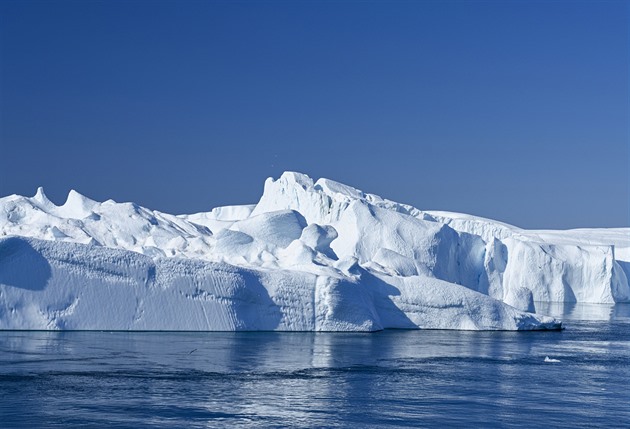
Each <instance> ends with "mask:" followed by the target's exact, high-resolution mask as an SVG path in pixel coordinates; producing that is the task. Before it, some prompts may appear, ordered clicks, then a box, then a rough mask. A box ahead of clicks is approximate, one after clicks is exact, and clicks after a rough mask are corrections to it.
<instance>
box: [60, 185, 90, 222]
mask: <svg viewBox="0 0 630 429" xmlns="http://www.w3.org/2000/svg"><path fill="white" fill-rule="evenodd" d="M98 204H99V203H97V202H96V201H94V200H91V199H90V198H88V197H86V196H84V195H82V194H80V193H79V192H77V191H75V190H74V189H71V190H70V192H68V198H66V202H65V203H64V205H63V206H61V207H59V210H60V211H61V213H60V214H63V216H65V217H69V218H75V219H82V218H84V217H86V216H88V215H90V214H91V213H92V211H93V210H94V208H95V207H96V206H97V205H98Z"/></svg>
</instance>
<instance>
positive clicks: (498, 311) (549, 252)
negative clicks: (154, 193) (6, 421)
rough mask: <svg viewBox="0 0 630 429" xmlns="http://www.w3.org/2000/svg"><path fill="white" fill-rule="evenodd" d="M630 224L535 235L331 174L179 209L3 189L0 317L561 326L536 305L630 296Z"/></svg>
mask: <svg viewBox="0 0 630 429" xmlns="http://www.w3.org/2000/svg"><path fill="white" fill-rule="evenodd" d="M629 276H630V229H628V228H621V229H603V230H595V229H591V230H572V231H527V230H523V229H519V228H516V227H513V226H511V225H507V224H503V223H499V222H495V221H491V220H488V219H483V218H479V217H473V216H468V215H461V214H455V213H445V212H427V211H421V210H418V209H416V208H414V207H411V206H408V205H404V204H398V203H395V202H393V201H389V200H385V199H382V198H380V197H378V196H376V195H372V194H366V193H363V192H361V191H359V190H357V189H355V188H352V187H350V186H346V185H343V184H341V183H337V182H334V181H331V180H328V179H319V180H317V181H315V182H314V181H313V180H312V179H311V178H309V177H307V176H305V175H303V174H299V173H293V172H287V173H284V174H283V175H282V176H281V177H280V178H279V179H277V180H273V179H268V180H267V181H266V183H265V188H264V192H263V195H262V197H261V198H260V200H259V202H258V203H257V204H255V205H243V206H232V207H219V208H215V209H214V210H212V211H210V212H207V213H198V214H193V215H178V216H175V215H170V214H165V213H160V212H157V211H153V210H149V209H146V208H143V207H140V206H138V205H136V204H133V203H116V202H114V201H112V200H108V201H105V202H103V203H99V202H96V201H92V200H90V199H89V198H87V197H84V196H82V195H80V194H79V193H77V192H75V191H71V192H70V194H69V195H68V199H67V201H66V203H65V204H63V205H61V206H56V205H55V204H53V203H52V202H50V201H49V200H48V198H47V197H46V195H45V194H44V192H43V190H42V189H41V188H40V189H39V190H38V191H37V193H36V195H35V196H33V197H23V196H18V195H11V196H8V197H4V198H1V199H0V329H102V330H113V329H116V330H118V329H120V330H129V329H134V330H226V331H231V330H287V331H313V330H316V331H374V330H379V329H385V328H427V329H431V328H432V329H468V330H477V329H484V330H487V329H504V330H527V329H556V328H558V327H559V326H560V322H559V321H558V320H555V319H553V318H550V317H546V316H543V315H538V314H533V312H535V310H536V303H537V302H591V303H594V302H599V303H613V302H627V301H629V300H630V288H629V286H628V277H629Z"/></svg>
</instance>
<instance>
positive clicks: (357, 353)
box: [0, 304, 630, 428]
mask: <svg viewBox="0 0 630 429" xmlns="http://www.w3.org/2000/svg"><path fill="white" fill-rule="evenodd" d="M541 310H543V312H546V313H547V314H552V315H554V316H560V317H562V318H563V319H564V320H565V326H566V329H565V330H564V331H561V332H457V331H384V332H379V333H374V334H333V333H275V332H258V333H172V332H166V333H165V332H160V333H149V332H16V331H4V332H0V427H1V428H13V427H29V428H32V427H64V428H66V427H81V428H83V427H129V428H141V427H158V428H160V427H162V428H172V427H186V428H188V427H309V428H310V427H352V428H354V427H378V428H381V427H436V428H442V427H483V428H490V427H498V428H502V427H503V428H512V427H514V428H516V427H531V428H542V427H545V428H590V427H630V305H628V304H623V305H620V304H617V305H615V306H606V305H559V306H549V307H547V308H544V309H541Z"/></svg>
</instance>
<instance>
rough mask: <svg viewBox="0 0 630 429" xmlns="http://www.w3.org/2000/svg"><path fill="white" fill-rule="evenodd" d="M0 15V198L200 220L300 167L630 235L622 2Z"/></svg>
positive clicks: (412, 199) (27, 10) (117, 6)
mask: <svg viewBox="0 0 630 429" xmlns="http://www.w3.org/2000/svg"><path fill="white" fill-rule="evenodd" d="M0 4H1V6H0V8H1V9H0V20H1V21H0V48H1V51H0V55H1V57H0V67H1V69H0V72H1V74H0V109H1V111H0V115H1V122H0V139H1V140H0V195H7V194H12V193H18V194H25V195H32V194H34V192H35V189H36V187H37V186H40V185H43V186H44V187H45V189H46V191H47V193H48V194H49V196H50V197H51V199H53V201H56V202H58V203H61V202H63V201H64V200H65V195H66V194H67V192H68V190H69V189H72V188H73V189H76V190H78V191H79V192H81V193H83V194H86V195H88V196H90V197H92V198H94V199H97V200H105V199H108V198H113V199H115V200H116V201H135V202H137V203H139V204H141V205H144V206H147V207H150V208H153V209H158V210H162V211H167V212H176V213H191V212H198V211H207V210H209V209H211V208H212V207H214V206H219V205H228V204H240V203H253V202H256V201H257V199H258V197H259V196H260V194H261V192H262V185H263V182H264V179H265V178H266V177H269V176H274V177H277V176H279V174H280V173H281V172H282V171H284V170H295V171H301V172H304V173H307V174H309V175H311V176H312V177H315V178H317V177H328V178H331V179H334V180H337V181H341V182H344V183H347V184H350V185H353V186H355V187H358V188H360V189H362V190H364V191H367V192H372V193H376V194H380V195H382V196H384V197H386V198H389V199H393V200H396V201H400V202H405V203H409V204H412V205H414V206H417V207H418V208H421V209H427V210H429V209H435V210H450V211H459V212H465V213H472V214H476V215H481V216H485V217H490V218H494V219H499V220H503V221H506V222H510V223H513V224H516V225H519V226H522V227H528V228H543V227H544V228H572V227H586V226H601V227H613V226H629V225H630V221H629V200H630V189H629V186H630V185H629V182H630V174H629V170H630V158H629V157H630V155H629V148H628V146H629V125H628V117H629V115H630V109H629V101H628V100H629V93H628V81H629V78H628V75H629V70H628V63H629V56H630V54H629V52H630V46H629V45H630V43H629V36H628V34H629V33H628V22H629V16H630V14H629V9H628V2H624V1H605V2H602V1H593V2H589V1H580V2H570V1H507V2H499V1H479V2H475V1H417V2H411V1H405V2H402V1H401V2H376V1H371V2H360V1H353V2H350V1H348V2H317V1H311V2H285V1H278V2H210V1H208V2H204V1H177V2H175V1H172V2H170V1H154V2H151V1H129V2H123V1H107V2H97V1H88V2H82V1H64V2H57V1H43V2H38V1H6V0H5V1H2V2H1V3H0Z"/></svg>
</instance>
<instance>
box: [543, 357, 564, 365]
mask: <svg viewBox="0 0 630 429" xmlns="http://www.w3.org/2000/svg"><path fill="white" fill-rule="evenodd" d="M544 361H545V362H547V363H558V362H560V361H559V360H558V359H552V358H550V357H549V356H545V360H544Z"/></svg>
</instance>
